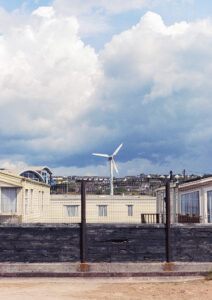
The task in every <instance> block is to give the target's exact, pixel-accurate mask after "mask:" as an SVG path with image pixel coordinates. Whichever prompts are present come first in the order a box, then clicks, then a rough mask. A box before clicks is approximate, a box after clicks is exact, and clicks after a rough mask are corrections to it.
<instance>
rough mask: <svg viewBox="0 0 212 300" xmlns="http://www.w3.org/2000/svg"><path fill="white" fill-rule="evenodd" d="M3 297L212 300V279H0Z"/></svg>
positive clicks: (16, 299)
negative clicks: (158, 280) (155, 280)
mask: <svg viewBox="0 0 212 300" xmlns="http://www.w3.org/2000/svg"><path fill="white" fill-rule="evenodd" d="M0 299H1V300H31V299H32V300H34V299H36V300H65V299H69V300H75V299H76V300H78V299H80V300H93V299H95V300H103V299H104V300H113V299H114V300H119V299H120V300H123V299H126V300H142V299H145V300H153V299H154V300H155V299H156V300H188V299H191V300H212V281H205V280H198V281H197V280H196V281H187V282H164V283H161V282H157V283H153V282H149V283H146V282H141V280H140V281H139V279H80V278H75V279H68V278H67V279H63V278H59V279H44V278H36V279H33V278H31V279H5V278H3V279H0Z"/></svg>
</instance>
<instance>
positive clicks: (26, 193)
mask: <svg viewBox="0 0 212 300" xmlns="http://www.w3.org/2000/svg"><path fill="white" fill-rule="evenodd" d="M28 201H29V190H28V189H26V190H25V214H27V212H28Z"/></svg>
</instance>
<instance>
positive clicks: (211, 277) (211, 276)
mask: <svg viewBox="0 0 212 300" xmlns="http://www.w3.org/2000/svg"><path fill="white" fill-rule="evenodd" d="M205 280H212V271H208V272H207V273H206V275H205Z"/></svg>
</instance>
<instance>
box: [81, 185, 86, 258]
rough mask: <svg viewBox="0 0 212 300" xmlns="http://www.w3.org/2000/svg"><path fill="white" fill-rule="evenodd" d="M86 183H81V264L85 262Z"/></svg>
mask: <svg viewBox="0 0 212 300" xmlns="http://www.w3.org/2000/svg"><path fill="white" fill-rule="evenodd" d="M85 187H86V183H85V181H82V183H81V263H85V262H86V191H85Z"/></svg>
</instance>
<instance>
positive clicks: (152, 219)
mask: <svg viewBox="0 0 212 300" xmlns="http://www.w3.org/2000/svg"><path fill="white" fill-rule="evenodd" d="M201 220H202V217H201V216H196V215H193V216H190V215H188V214H187V215H182V214H176V215H172V216H171V222H172V223H201ZM141 223H142V224H165V223H166V215H165V214H159V213H156V214H141Z"/></svg>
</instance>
